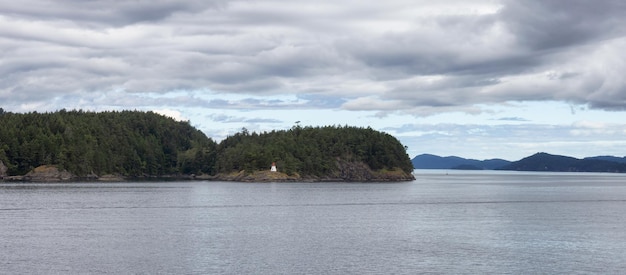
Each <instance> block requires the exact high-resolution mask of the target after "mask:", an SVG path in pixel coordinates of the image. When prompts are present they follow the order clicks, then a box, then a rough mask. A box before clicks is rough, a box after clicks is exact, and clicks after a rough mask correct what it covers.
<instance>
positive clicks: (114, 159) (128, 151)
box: [0, 110, 217, 176]
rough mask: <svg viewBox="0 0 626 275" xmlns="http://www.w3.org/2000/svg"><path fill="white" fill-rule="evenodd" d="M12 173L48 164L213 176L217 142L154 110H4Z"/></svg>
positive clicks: (82, 171) (99, 171) (3, 139)
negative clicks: (53, 111) (20, 111)
mask: <svg viewBox="0 0 626 275" xmlns="http://www.w3.org/2000/svg"><path fill="white" fill-rule="evenodd" d="M0 128H1V129H0V160H2V162H4V163H5V164H6V165H7V167H8V168H9V175H23V174H25V173H27V172H28V171H30V170H31V169H33V168H35V167H37V166H40V165H45V164H52V165H59V166H60V167H61V168H63V169H66V170H68V171H70V172H72V173H74V174H76V175H78V176H86V175H89V174H96V175H104V174H121V175H124V176H144V175H150V176H160V175H174V174H180V173H184V174H193V173H207V174H213V173H214V171H213V168H214V163H215V156H216V155H215V153H216V151H215V150H216V146H217V144H216V143H215V142H214V141H212V140H211V139H209V138H207V137H206V136H205V135H204V134H203V133H202V132H200V131H198V130H197V129H195V128H194V127H192V126H190V125H189V123H188V122H177V121H175V120H173V119H171V118H168V117H165V116H162V115H158V114H156V113H153V112H147V113H145V112H137V111H123V112H103V113H94V112H84V111H66V110H61V111H59V112H55V113H37V112H33V113H28V114H15V113H10V112H5V111H4V110H2V111H1V112H0Z"/></svg>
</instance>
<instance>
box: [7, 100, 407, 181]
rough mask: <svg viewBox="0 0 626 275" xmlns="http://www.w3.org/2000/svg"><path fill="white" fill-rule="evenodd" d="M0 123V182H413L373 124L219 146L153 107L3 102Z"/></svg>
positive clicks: (402, 151) (294, 131)
mask: <svg viewBox="0 0 626 275" xmlns="http://www.w3.org/2000/svg"><path fill="white" fill-rule="evenodd" d="M0 125H1V127H2V129H1V130H0V179H2V180H5V181H6V180H15V181H20V180H22V181H55V180H129V179H153V178H158V179H162V178H172V179H183V178H184V179H207V180H232V181H407V180H413V179H414V177H413V175H412V174H411V172H412V171H413V165H412V163H411V160H410V158H409V157H408V155H407V154H406V148H405V147H404V146H402V144H401V143H400V142H399V141H398V140H397V139H396V138H394V137H393V136H391V135H389V134H386V133H382V132H378V131H375V130H373V129H371V128H360V127H351V126H325V127H309V126H307V127H301V126H299V125H296V126H294V127H292V128H291V129H288V130H277V131H276V130H275V131H271V132H263V133H256V132H252V133H250V132H248V131H247V130H246V129H242V131H241V132H239V133H236V134H234V135H232V136H229V137H227V138H226V139H225V140H223V141H221V142H219V143H218V142H215V141H214V140H213V139H211V138H209V137H207V136H206V135H205V134H204V133H202V132H201V131H200V130H198V129H196V128H195V127H193V126H191V125H190V123H189V122H188V121H176V120H174V119H172V118H169V117H166V116H163V115H159V114H157V113H154V112H140V111H119V112H118V111H108V112H86V111H82V110H72V111H67V110H60V111H57V112H52V113H37V112H31V113H26V114H22V113H12V112H5V111H4V110H3V109H2V108H0ZM272 163H274V164H275V165H276V167H277V169H276V170H277V171H275V172H272V171H270V165H272Z"/></svg>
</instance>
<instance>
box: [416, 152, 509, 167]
mask: <svg viewBox="0 0 626 275" xmlns="http://www.w3.org/2000/svg"><path fill="white" fill-rule="evenodd" d="M411 162H412V163H413V167H415V169H462V170H494V169H497V168H500V167H502V166H505V165H507V164H509V163H510V161H507V160H503V159H489V160H475V159H465V158H461V157H456V156H449V157H440V156H436V155H431V154H422V155H418V156H416V157H414V158H413V159H412V160H411Z"/></svg>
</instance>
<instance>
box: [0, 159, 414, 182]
mask: <svg viewBox="0 0 626 275" xmlns="http://www.w3.org/2000/svg"><path fill="white" fill-rule="evenodd" d="M337 165H338V167H339V169H338V171H337V172H335V173H333V174H330V175H325V176H304V177H303V176H300V175H298V174H292V175H288V174H286V173H283V172H280V171H278V172H272V171H269V170H268V171H255V172H245V171H240V172H234V173H229V174H218V175H215V176H210V175H165V176H151V175H144V176H140V177H124V176H122V175H114V174H107V175H101V176H99V175H95V174H92V175H87V176H84V177H79V176H76V175H74V174H72V173H70V172H68V171H66V170H63V169H59V167H57V166H55V165H42V166H39V167H37V168H35V169H33V170H32V171H30V172H28V173H27V174H26V175H23V176H8V175H7V169H6V166H4V164H3V163H2V162H0V181H5V182H52V183H53V182H72V181H95V182H121V181H144V180H211V181H235V182H399V181H412V180H414V179H415V177H414V176H413V175H412V174H410V173H406V172H404V171H402V170H400V169H395V170H382V171H372V170H371V169H369V167H367V165H365V164H363V163H354V162H345V161H344V162H338V163H337Z"/></svg>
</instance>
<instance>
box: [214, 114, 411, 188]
mask: <svg viewBox="0 0 626 275" xmlns="http://www.w3.org/2000/svg"><path fill="white" fill-rule="evenodd" d="M218 155H219V158H218V160H217V163H216V164H217V165H216V169H217V171H218V172H220V173H228V172H233V171H241V170H245V171H247V172H252V171H257V170H266V169H269V167H270V165H271V163H272V162H276V164H277V166H278V170H279V171H282V172H285V173H287V174H293V173H298V174H300V175H301V176H324V175H329V174H331V173H332V172H334V171H335V170H336V169H337V166H336V164H335V163H336V161H337V159H338V158H341V159H343V160H347V161H357V162H364V163H365V164H367V165H368V166H369V167H370V168H371V169H373V170H380V169H394V168H400V169H402V170H403V171H405V172H407V173H411V172H412V171H413V165H412V164H411V160H410V159H409V157H408V155H407V154H406V150H405V148H404V147H403V146H402V144H401V143H400V142H399V141H398V140H397V139H396V138H394V137H393V136H391V135H389V134H386V133H382V132H377V131H374V130H372V129H371V128H358V127H348V126H345V127H341V126H326V127H300V126H295V127H293V128H291V129H290V130H287V131H272V132H269V133H267V132H266V133H262V134H257V133H252V134H250V133H248V131H247V130H245V129H243V131H242V132H241V133H237V134H235V135H234V136H230V137H228V138H227V139H226V140H224V141H222V142H221V143H220V145H219V146H218Z"/></svg>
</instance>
